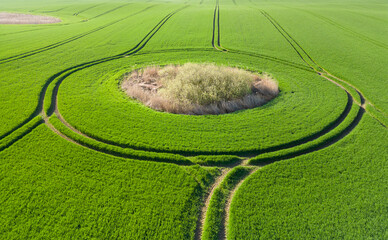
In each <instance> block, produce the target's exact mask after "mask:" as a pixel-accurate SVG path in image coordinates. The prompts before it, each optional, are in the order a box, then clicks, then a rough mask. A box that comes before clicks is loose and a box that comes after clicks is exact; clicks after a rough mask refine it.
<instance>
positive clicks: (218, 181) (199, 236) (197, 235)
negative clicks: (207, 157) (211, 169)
mask: <svg viewBox="0 0 388 240" xmlns="http://www.w3.org/2000/svg"><path fill="white" fill-rule="evenodd" d="M231 170H232V168H224V169H223V170H222V172H221V175H220V176H219V177H218V178H217V179H216V180H215V182H214V183H213V185H212V186H211V187H210V188H209V192H208V194H206V197H205V202H204V205H203V207H202V208H201V212H200V217H199V218H198V220H197V227H196V229H195V235H194V239H195V240H201V239H202V230H203V225H204V224H205V219H206V213H207V210H208V208H209V204H210V200H211V198H212V197H213V194H214V191H215V190H216V189H217V188H218V187H219V186H220V184H221V183H222V181H223V180H224V179H225V177H226V175H228V173H229V172H230V171H231Z"/></svg>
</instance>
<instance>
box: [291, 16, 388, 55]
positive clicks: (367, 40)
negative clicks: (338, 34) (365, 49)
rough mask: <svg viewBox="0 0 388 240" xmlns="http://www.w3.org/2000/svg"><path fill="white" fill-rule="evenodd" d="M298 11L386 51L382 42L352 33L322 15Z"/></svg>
mask: <svg viewBox="0 0 388 240" xmlns="http://www.w3.org/2000/svg"><path fill="white" fill-rule="evenodd" d="M298 10H300V11H303V12H306V13H308V14H310V15H312V16H314V17H316V18H319V19H321V20H322V21H324V22H326V23H327V24H329V25H332V26H334V27H336V28H338V29H341V30H342V31H345V32H347V33H349V34H351V35H353V36H354V37H357V38H359V39H361V40H364V41H366V42H369V43H371V44H373V45H375V46H378V47H381V48H384V49H388V45H387V44H385V43H383V42H380V41H378V40H375V39H373V38H370V37H368V36H366V35H364V34H362V33H358V32H356V31H353V30H352V29H350V28H348V27H345V26H343V25H341V24H339V23H337V22H335V21H333V20H331V19H329V18H327V17H325V16H323V15H320V14H318V13H315V12H314V13H313V12H310V11H308V10H301V9H298Z"/></svg>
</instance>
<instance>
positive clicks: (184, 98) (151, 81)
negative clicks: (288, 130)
mask: <svg viewBox="0 0 388 240" xmlns="http://www.w3.org/2000/svg"><path fill="white" fill-rule="evenodd" d="M121 86H122V89H123V90H124V91H125V92H126V93H127V94H128V95H129V96H130V97H132V98H134V99H137V100H139V101H141V102H142V103H143V104H145V105H146V106H148V107H150V108H152V109H155V110H158V111H164V112H170V113H176V114H190V115H204V114H224V113H231V112H234V111H237V110H241V109H249V108H255V107H258V106H260V105H263V104H265V103H266V102H268V101H270V100H272V99H273V98H275V97H276V96H277V95H278V93H279V88H278V84H277V82H276V81H274V80H273V79H272V78H270V77H269V76H268V75H265V74H261V75H259V74H254V73H251V72H248V71H245V70H242V69H238V68H232V67H224V66H217V65H215V64H194V63H186V64H184V65H180V66H179V65H169V66H165V67H163V68H161V67H158V66H152V67H147V68H144V69H139V70H135V71H133V72H131V73H129V74H127V75H126V76H125V77H124V79H123V81H122V85H121Z"/></svg>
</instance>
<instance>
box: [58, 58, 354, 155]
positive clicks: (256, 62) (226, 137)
mask: <svg viewBox="0 0 388 240" xmlns="http://www.w3.org/2000/svg"><path fill="white" fill-rule="evenodd" d="M205 56H206V57H204V53H203V52H201V51H198V52H177V53H173V54H172V53H169V52H167V53H164V52H161V53H150V54H139V55H134V56H132V57H131V58H120V59H117V60H115V61H110V62H106V63H99V64H96V65H94V66H91V67H87V68H84V69H82V71H77V72H75V73H73V74H71V75H70V76H68V77H66V79H65V80H64V81H63V83H62V84H61V86H60V88H59V92H58V110H59V112H60V113H61V114H62V116H63V117H64V119H65V120H66V121H67V122H68V123H69V124H70V125H72V126H74V127H75V128H76V129H78V130H79V131H81V132H83V133H85V134H86V135H89V136H92V137H93V138H96V139H99V140H101V141H104V142H114V143H116V144H119V145H120V146H125V147H130V148H136V149H144V150H147V151H163V152H174V153H188V154H191V153H193V154H194V153H195V154H198V153H219V154H220V153H240V152H249V151H260V150H261V149H268V148H273V147H276V146H279V145H284V144H288V143H289V142H292V141H298V140H299V139H303V138H306V137H309V136H311V135H312V134H314V133H316V132H319V131H321V130H322V129H324V128H325V127H327V126H328V125H330V124H331V123H332V122H333V121H335V120H336V119H338V118H339V117H340V115H341V113H342V112H343V110H344V109H345V106H346V104H347V95H346V93H344V91H342V89H340V88H338V87H336V86H335V85H334V84H332V83H330V82H328V81H323V80H322V79H321V78H320V77H319V76H318V75H317V74H316V73H314V72H311V71H310V70H309V69H300V68H295V67H293V66H290V65H287V64H278V62H269V61H268V60H266V59H260V58H254V57H244V58H242V57H241V55H239V54H232V53H230V54H228V55H225V54H222V55H221V54H218V53H213V52H206V55H205ZM155 59H157V60H158V61H155ZM186 62H198V63H200V62H216V63H217V64H220V65H227V66H233V67H238V68H242V69H249V71H252V72H259V73H260V72H261V71H263V72H269V73H271V74H273V77H274V78H275V79H276V80H277V81H278V82H279V88H280V89H282V91H281V92H280V93H279V95H278V96H277V97H276V98H275V99H273V100H272V101H270V102H268V103H267V104H264V105H263V106H261V107H257V108H253V109H246V110H241V111H236V112H233V113H230V114H219V115H185V114H171V113H166V112H159V111H155V110H153V109H150V108H149V107H147V106H145V105H144V104H142V103H140V102H139V101H137V100H133V99H131V98H130V97H128V95H126V94H125V93H124V92H123V91H122V89H121V85H120V84H121V80H122V78H123V75H124V74H125V73H128V72H132V71H134V70H135V69H140V68H144V67H146V66H152V65H160V66H165V65H169V64H176V65H181V64H183V63H186ZM322 89H325V90H326V91H322Z"/></svg>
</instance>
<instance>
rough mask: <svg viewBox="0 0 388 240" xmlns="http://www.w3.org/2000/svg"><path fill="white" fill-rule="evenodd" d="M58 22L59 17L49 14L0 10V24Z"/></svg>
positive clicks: (59, 20)
mask: <svg viewBox="0 0 388 240" xmlns="http://www.w3.org/2000/svg"><path fill="white" fill-rule="evenodd" d="M58 22H61V19H59V18H55V17H50V16H39V15H31V14H22V13H7V12H0V24H48V23H58Z"/></svg>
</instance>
